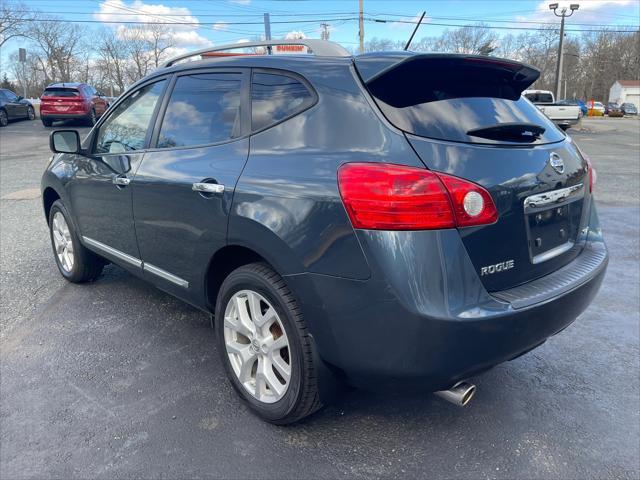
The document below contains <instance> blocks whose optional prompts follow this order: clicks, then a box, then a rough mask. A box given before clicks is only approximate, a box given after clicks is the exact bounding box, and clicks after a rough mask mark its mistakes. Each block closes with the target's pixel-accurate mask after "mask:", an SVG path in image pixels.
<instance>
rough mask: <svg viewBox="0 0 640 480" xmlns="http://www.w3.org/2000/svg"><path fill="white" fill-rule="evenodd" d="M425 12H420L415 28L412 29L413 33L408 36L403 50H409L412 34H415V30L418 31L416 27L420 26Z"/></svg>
mask: <svg viewBox="0 0 640 480" xmlns="http://www.w3.org/2000/svg"><path fill="white" fill-rule="evenodd" d="M426 13H427V12H422V16H421V17H420V20H418V24H417V25H416V28H414V29H413V33H412V34H411V36H410V37H409V41H408V42H407V44H406V45H405V46H404V49H405V50H409V45H411V40H413V36H414V35H415V34H416V32H417V31H418V27H419V26H420V24H421V23H422V19H423V18H424V16H425V14H426Z"/></svg>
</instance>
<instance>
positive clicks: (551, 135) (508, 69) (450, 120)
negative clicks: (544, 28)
mask: <svg viewBox="0 0 640 480" xmlns="http://www.w3.org/2000/svg"><path fill="white" fill-rule="evenodd" d="M517 68H518V66H514V65H512V64H509V63H505V64H504V67H503V65H502V64H500V62H499V61H493V60H487V61H485V62H484V63H483V61H482V60H475V59H473V61H469V60H468V59H459V58H456V59H453V60H451V59H444V58H437V59H435V60H425V61H414V62H411V63H408V64H407V65H401V66H399V67H396V68H392V69H389V70H387V71H385V72H383V73H382V74H380V75H378V76H376V77H374V78H373V79H372V80H370V81H369V82H368V83H367V87H368V89H369V91H370V92H371V94H372V95H373V96H374V98H375V99H376V101H377V104H378V105H379V107H380V109H381V110H382V112H383V113H384V115H385V116H386V117H387V119H388V120H389V121H390V122H391V123H392V124H394V125H395V126H396V127H398V128H399V129H401V130H404V131H405V132H408V133H411V134H414V135H418V136H421V137H428V138H433V139H439V140H448V141H455V142H466V143H493V144H495V143H513V142H517V143H520V141H523V142H526V143H536V144H539V143H550V142H557V141H561V140H562V139H563V138H564V135H563V134H562V133H561V132H560V131H559V130H558V129H557V128H556V127H555V125H554V124H553V123H552V122H551V121H550V120H549V119H548V118H547V117H546V116H545V115H544V114H543V113H541V112H540V111H539V110H538V109H537V108H536V107H535V106H534V105H533V104H532V103H531V102H529V101H528V100H526V99H525V98H523V97H522V96H521V94H520V92H521V91H522V89H523V87H524V88H526V86H528V83H527V80H525V79H524V78H523V77H524V76H525V75H524V74H523V73H521V72H520V71H518V70H517ZM527 68H528V67H527ZM525 73H526V72H525ZM505 124H508V126H507V128H506V129H501V128H500V127H504V126H505ZM528 127H532V128H528ZM533 127H537V128H533ZM487 129H488V130H489V133H484V134H483V135H484V136H477V135H470V134H469V133H470V132H473V133H477V132H478V131H483V130H485V131H486V130H487ZM518 129H520V131H518ZM494 130H495V131H494ZM474 131H475V132H474ZM541 131H542V133H540V132H541ZM532 132H533V133H532ZM516 134H517V136H518V137H519V135H520V134H522V140H520V139H519V138H518V140H514V138H515V137H516Z"/></svg>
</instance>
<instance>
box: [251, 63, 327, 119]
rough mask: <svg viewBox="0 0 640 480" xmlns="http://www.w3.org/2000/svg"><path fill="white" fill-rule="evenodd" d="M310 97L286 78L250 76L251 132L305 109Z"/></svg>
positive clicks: (263, 75)
mask: <svg viewBox="0 0 640 480" xmlns="http://www.w3.org/2000/svg"><path fill="white" fill-rule="evenodd" d="M314 101H315V97H314V95H313V94H312V93H311V92H310V91H309V89H308V88H307V87H306V86H305V85H304V84H303V83H302V82H300V81H299V80H296V79H295V78H293V77H290V76H288V75H280V74H273V73H257V72H256V73H254V74H253V78H252V81H251V129H252V130H253V131H256V130H261V129H263V128H265V127H268V126H269V125H273V124H275V123H278V122H279V121H281V120H284V119H285V118H287V117H291V116H292V115H295V114H296V113H299V112H301V111H302V110H304V109H306V108H308V107H309V106H311V105H312V104H313V102H314Z"/></svg>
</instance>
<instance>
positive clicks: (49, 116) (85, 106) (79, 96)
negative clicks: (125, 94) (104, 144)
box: [40, 83, 109, 127]
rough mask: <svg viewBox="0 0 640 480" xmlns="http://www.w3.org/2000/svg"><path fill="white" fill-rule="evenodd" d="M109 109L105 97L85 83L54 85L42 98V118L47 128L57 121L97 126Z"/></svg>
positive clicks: (48, 88)
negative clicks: (82, 122)
mask: <svg viewBox="0 0 640 480" xmlns="http://www.w3.org/2000/svg"><path fill="white" fill-rule="evenodd" d="M107 108H109V103H108V102H107V99H106V98H105V97H104V95H102V94H101V93H99V92H97V91H96V89H95V88H93V87H91V86H90V85H87V84H85V83H52V84H51V85H49V86H48V87H47V88H46V89H45V91H44V92H43V93H42V96H41V97H40V118H41V119H42V124H43V125H44V126H45V127H50V126H51V124H52V123H53V122H55V121H57V120H81V121H84V122H85V123H87V124H89V125H95V123H96V121H97V120H98V118H100V117H101V116H102V115H103V114H104V112H105V111H106V110H107Z"/></svg>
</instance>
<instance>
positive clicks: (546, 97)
mask: <svg viewBox="0 0 640 480" xmlns="http://www.w3.org/2000/svg"><path fill="white" fill-rule="evenodd" d="M524 96H525V97H527V99H528V100H530V101H532V102H533V103H553V96H552V95H551V94H550V93H525V94H524Z"/></svg>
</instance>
